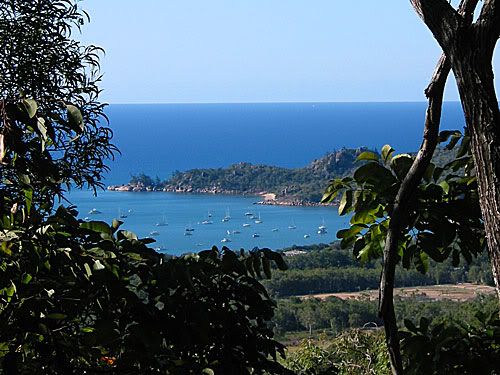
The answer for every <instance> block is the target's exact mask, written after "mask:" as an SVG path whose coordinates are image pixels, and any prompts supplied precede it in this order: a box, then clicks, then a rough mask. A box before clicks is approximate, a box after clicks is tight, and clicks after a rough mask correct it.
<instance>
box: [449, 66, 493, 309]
mask: <svg viewBox="0 0 500 375" xmlns="http://www.w3.org/2000/svg"><path fill="white" fill-rule="evenodd" d="M456 65H457V67H456V68H455V69H454V73H455V77H456V79H457V83H458V88H459V92H460V99H461V101H462V106H463V110H464V114H465V119H466V124H467V127H468V128H469V130H470V134H471V143H472V154H473V157H474V163H475V167H476V175H477V181H478V190H479V203H480V206H481V212H482V214H483V220H484V228H485V232H486V241H487V244H488V252H489V255H490V260H491V268H492V271H493V280H494V281H495V287H496V291H497V296H498V299H499V302H500V279H499V278H500V112H499V109H498V101H497V98H496V94H495V89H494V87H493V73H492V69H491V60H490V61H485V62H476V59H474V58H472V59H470V58H467V59H463V60H461V61H459V62H457V64H456Z"/></svg>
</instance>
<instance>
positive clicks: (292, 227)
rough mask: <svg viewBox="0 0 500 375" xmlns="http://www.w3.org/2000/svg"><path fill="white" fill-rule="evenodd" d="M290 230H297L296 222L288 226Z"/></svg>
mask: <svg viewBox="0 0 500 375" xmlns="http://www.w3.org/2000/svg"><path fill="white" fill-rule="evenodd" d="M288 229H297V226H296V225H295V222H294V221H293V220H292V224H290V225H289V226H288Z"/></svg>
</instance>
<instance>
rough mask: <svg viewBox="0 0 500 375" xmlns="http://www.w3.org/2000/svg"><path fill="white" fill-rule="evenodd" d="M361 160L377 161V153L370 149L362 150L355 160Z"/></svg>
mask: <svg viewBox="0 0 500 375" xmlns="http://www.w3.org/2000/svg"><path fill="white" fill-rule="evenodd" d="M362 160H372V161H378V160H379V157H378V155H377V154H376V153H374V152H372V151H363V152H362V153H361V154H359V155H358V157H357V158H356V161H362Z"/></svg>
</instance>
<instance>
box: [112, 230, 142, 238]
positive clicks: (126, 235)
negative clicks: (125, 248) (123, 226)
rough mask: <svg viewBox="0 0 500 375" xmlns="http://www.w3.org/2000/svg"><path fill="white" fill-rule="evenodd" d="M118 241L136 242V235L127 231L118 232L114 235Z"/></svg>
mask: <svg viewBox="0 0 500 375" xmlns="http://www.w3.org/2000/svg"><path fill="white" fill-rule="evenodd" d="M116 237H117V238H118V240H137V239H138V238H137V235H136V234H135V233H133V232H129V231H128V230H119V231H118V233H117V234H116Z"/></svg>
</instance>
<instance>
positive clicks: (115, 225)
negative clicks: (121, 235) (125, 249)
mask: <svg viewBox="0 0 500 375" xmlns="http://www.w3.org/2000/svg"><path fill="white" fill-rule="evenodd" d="M122 224H123V221H120V220H117V219H113V222H112V224H111V229H112V232H113V233H115V232H116V231H117V230H118V228H120V226H121V225H122Z"/></svg>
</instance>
